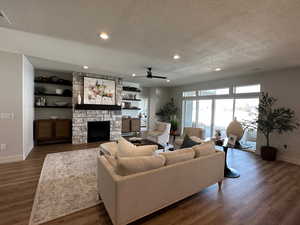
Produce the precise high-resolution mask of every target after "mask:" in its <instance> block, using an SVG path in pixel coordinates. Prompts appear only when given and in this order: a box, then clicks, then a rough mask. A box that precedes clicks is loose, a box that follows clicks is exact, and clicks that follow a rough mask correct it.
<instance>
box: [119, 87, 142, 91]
mask: <svg viewBox="0 0 300 225" xmlns="http://www.w3.org/2000/svg"><path fill="white" fill-rule="evenodd" d="M123 91H130V92H141V90H140V89H138V88H135V87H128V86H123Z"/></svg>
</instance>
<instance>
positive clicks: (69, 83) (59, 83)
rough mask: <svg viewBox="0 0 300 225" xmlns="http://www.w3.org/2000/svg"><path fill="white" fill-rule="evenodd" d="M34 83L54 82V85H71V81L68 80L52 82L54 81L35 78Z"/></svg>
mask: <svg viewBox="0 0 300 225" xmlns="http://www.w3.org/2000/svg"><path fill="white" fill-rule="evenodd" d="M34 82H35V83H37V84H54V85H63V86H72V85H73V84H72V82H71V81H70V82H68V81H65V82H54V81H41V80H35V81H34Z"/></svg>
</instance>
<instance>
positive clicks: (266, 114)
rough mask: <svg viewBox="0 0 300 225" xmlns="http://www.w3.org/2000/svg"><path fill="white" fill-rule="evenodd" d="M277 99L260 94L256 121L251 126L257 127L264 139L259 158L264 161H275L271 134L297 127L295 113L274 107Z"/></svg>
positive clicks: (275, 152)
mask: <svg viewBox="0 0 300 225" xmlns="http://www.w3.org/2000/svg"><path fill="white" fill-rule="evenodd" d="M276 102H277V99H276V98H274V97H271V96H270V95H269V94H268V93H262V94H261V96H260V102H259V106H258V119H257V120H256V121H253V122H252V124H253V125H256V126H257V129H258V131H260V132H261V133H262V134H263V135H264V137H265V139H266V145H264V146H262V147H261V156H262V158H263V159H265V160H271V161H273V160H275V159H276V154H277V149H276V148H275V147H273V146H271V143H270V136H271V134H272V133H275V132H277V133H279V134H282V133H284V132H290V131H293V130H295V129H297V128H298V127H299V123H298V122H297V119H296V117H295V112H294V111H293V110H291V109H289V108H285V107H275V105H276Z"/></svg>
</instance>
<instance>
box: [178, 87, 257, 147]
mask: <svg viewBox="0 0 300 225" xmlns="http://www.w3.org/2000/svg"><path fill="white" fill-rule="evenodd" d="M259 93H260V84H253V85H244V86H231V87H224V88H217V89H208V90H199V91H187V92H184V93H183V96H184V97H193V98H192V99H188V98H183V102H182V103H183V108H182V113H183V117H182V120H183V127H201V128H203V130H204V138H206V137H213V136H214V134H215V131H216V130H220V131H221V136H222V137H226V129H227V127H228V124H229V123H230V122H231V121H232V120H233V119H234V118H235V117H236V119H237V120H238V121H240V122H245V121H249V120H255V119H256V118H257V113H258V112H257V108H258V104H259ZM240 143H241V144H242V146H243V147H245V148H249V149H255V148H256V130H255V129H251V128H248V129H246V130H245V132H244V136H243V138H242V139H241V140H240Z"/></svg>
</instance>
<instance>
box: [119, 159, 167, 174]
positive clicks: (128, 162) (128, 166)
mask: <svg viewBox="0 0 300 225" xmlns="http://www.w3.org/2000/svg"><path fill="white" fill-rule="evenodd" d="M165 161H166V159H165V158H164V157H163V156H161V155H152V156H138V157H120V158H119V157H117V166H116V168H115V171H116V173H117V174H118V175H120V176H127V175H130V174H134V173H140V172H145V171H148V170H152V169H157V168H160V167H162V166H164V164H165Z"/></svg>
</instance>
